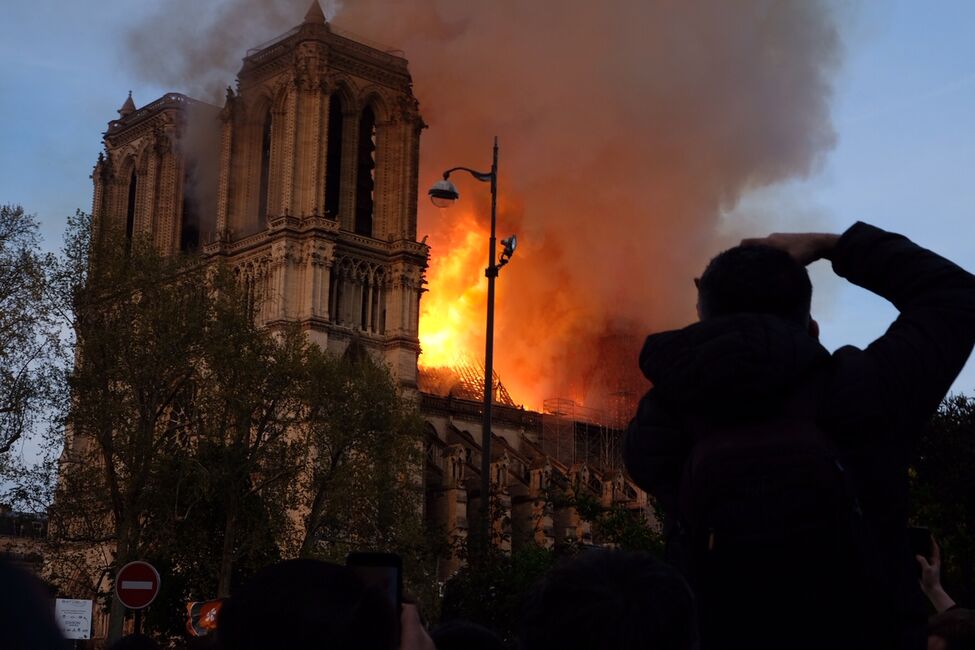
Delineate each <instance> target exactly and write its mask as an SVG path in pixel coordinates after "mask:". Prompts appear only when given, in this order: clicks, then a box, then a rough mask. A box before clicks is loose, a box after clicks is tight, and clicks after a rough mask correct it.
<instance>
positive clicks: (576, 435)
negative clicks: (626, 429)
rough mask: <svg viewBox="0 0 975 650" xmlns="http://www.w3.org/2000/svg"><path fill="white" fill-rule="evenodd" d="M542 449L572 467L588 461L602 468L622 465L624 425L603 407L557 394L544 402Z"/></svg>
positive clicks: (613, 469) (610, 468) (603, 469)
mask: <svg viewBox="0 0 975 650" xmlns="http://www.w3.org/2000/svg"><path fill="white" fill-rule="evenodd" d="M542 411H543V412H542V437H541V447H542V452H543V453H544V454H546V455H548V456H551V457H552V458H555V459H556V460H558V461H559V462H560V463H562V464H563V465H566V466H567V467H571V466H572V465H575V464H576V463H586V464H588V465H589V466H590V467H594V468H596V469H599V470H601V471H615V470H617V469H620V468H621V467H622V435H623V432H622V430H621V429H620V428H618V427H614V426H611V420H610V418H608V417H607V414H606V413H605V412H604V411H603V410H601V409H595V408H588V407H585V406H582V405H581V404H577V403H576V402H575V401H574V400H571V399H566V398H561V397H556V398H551V399H547V400H545V401H544V402H543V408H542Z"/></svg>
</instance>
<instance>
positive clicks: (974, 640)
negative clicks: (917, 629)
mask: <svg viewBox="0 0 975 650" xmlns="http://www.w3.org/2000/svg"><path fill="white" fill-rule="evenodd" d="M928 648H931V649H932V650H963V649H964V650H967V649H968V648H975V611H973V610H971V609H950V610H948V611H947V612H942V613H940V614H938V615H937V616H933V617H932V618H931V620H930V622H929V623H928Z"/></svg>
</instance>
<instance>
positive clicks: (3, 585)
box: [0, 560, 68, 650]
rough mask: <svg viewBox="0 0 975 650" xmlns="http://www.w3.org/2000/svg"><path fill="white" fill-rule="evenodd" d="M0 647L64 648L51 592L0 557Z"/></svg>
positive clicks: (26, 649)
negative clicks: (55, 617)
mask: <svg viewBox="0 0 975 650" xmlns="http://www.w3.org/2000/svg"><path fill="white" fill-rule="evenodd" d="M0 647H4V648H19V649H21V650H63V649H64V648H67V647H68V642H67V641H65V640H64V637H63V636H62V635H61V630H60V628H59V627H58V624H57V622H56V621H55V620H54V604H53V601H52V595H51V593H50V592H49V591H48V590H47V588H46V587H45V585H44V583H43V582H41V581H40V580H39V579H38V578H35V577H34V576H32V575H31V574H29V573H27V572H26V571H24V570H23V569H19V568H17V567H15V566H14V565H12V564H10V563H9V562H7V561H5V560H0Z"/></svg>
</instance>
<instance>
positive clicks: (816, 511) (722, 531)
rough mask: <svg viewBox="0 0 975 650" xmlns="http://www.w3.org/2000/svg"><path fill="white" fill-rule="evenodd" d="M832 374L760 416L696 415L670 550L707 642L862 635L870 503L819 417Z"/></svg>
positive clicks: (779, 642) (725, 644)
mask: <svg viewBox="0 0 975 650" xmlns="http://www.w3.org/2000/svg"><path fill="white" fill-rule="evenodd" d="M823 385H824V382H823V381H821V380H820V379H818V378H814V379H812V380H810V381H807V382H804V383H803V384H802V385H800V386H799V387H798V388H797V389H796V390H795V391H794V392H793V393H792V394H791V395H790V396H789V397H787V398H786V399H785V400H784V401H783V403H782V404H781V407H780V408H778V409H776V410H775V411H773V412H771V413H766V414H765V416H764V417H763V418H762V419H749V420H737V421H733V422H723V421H722V422H716V421H714V420H711V419H708V418H706V417H703V416H701V415H693V416H689V417H687V418H686V421H685V425H684V426H685V430H686V431H687V432H689V433H690V434H691V436H692V440H693V446H692V448H691V451H690V454H689V457H688V458H687V460H686V462H685V464H684V467H683V471H682V477H681V483H680V488H679V490H678V509H677V521H676V526H675V527H674V532H673V533H672V534H671V536H670V539H668V556H669V559H670V560H671V562H672V563H674V564H675V565H677V566H678V568H680V569H681V570H682V571H683V573H684V575H685V576H686V577H687V579H688V581H689V583H690V584H691V586H692V588H693V589H694V591H695V594H696V596H697V598H698V604H699V608H700V616H701V627H702V641H703V643H704V645H703V646H702V647H704V648H716V647H722V648H736V647H742V648H745V647H748V648H753V649H755V648H764V647H768V648H784V647H797V648H799V647H809V648H815V647H833V648H836V647H841V644H842V643H846V642H851V644H852V643H853V638H859V639H862V637H861V636H859V634H853V635H852V636H851V634H850V631H849V630H850V629H851V627H855V626H856V625H858V622H857V614H856V612H857V611H858V608H859V609H860V611H861V612H862V607H863V603H861V602H860V601H861V600H862V594H863V593H864V591H863V587H864V586H865V585H866V580H865V577H864V575H865V574H864V573H863V571H862V569H863V568H864V567H865V566H866V563H865V562H864V559H865V552H864V548H863V536H862V531H861V529H862V513H861V512H860V507H859V503H858V501H857V498H856V494H855V491H854V488H853V483H852V480H851V479H850V477H849V475H848V474H847V472H846V470H845V468H844V467H843V464H842V462H841V460H840V456H839V453H838V450H837V448H836V446H835V445H834V444H833V442H832V441H831V440H830V437H829V436H828V435H827V434H826V432H825V431H823V430H822V428H821V427H820V426H819V424H817V422H816V411H817V406H818V402H819V399H820V394H821V393H822V387H823ZM757 616H760V620H762V621H763V623H761V624H759V623H758V622H757V620H759V619H757V618H756V617H757ZM800 632H801V634H802V638H803V639H805V641H802V642H799V641H796V643H797V644H795V645H790V644H788V643H784V642H783V635H786V636H787V637H790V638H792V637H795V636H796V634H797V633H800ZM763 635H764V636H763ZM823 644H826V645H823ZM843 647H845V646H843ZM851 647H853V646H852V645H851Z"/></svg>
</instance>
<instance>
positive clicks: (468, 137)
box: [130, 0, 840, 406]
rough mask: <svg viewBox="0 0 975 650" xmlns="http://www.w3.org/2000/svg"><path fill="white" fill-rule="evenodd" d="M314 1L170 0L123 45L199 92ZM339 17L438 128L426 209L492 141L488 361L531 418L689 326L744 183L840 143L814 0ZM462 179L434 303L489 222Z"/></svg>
mask: <svg viewBox="0 0 975 650" xmlns="http://www.w3.org/2000/svg"><path fill="white" fill-rule="evenodd" d="M307 4H308V2H307V0H293V1H285V0H278V1H276V2H269V1H267V0H239V1H238V2H235V3H231V4H226V5H220V6H219V8H218V9H215V10H214V12H215V13H214V14H213V16H218V17H219V20H214V19H212V17H211V18H201V17H198V16H194V13H193V12H198V11H200V10H199V9H198V8H197V7H198V4H197V3H192V4H191V3H189V2H188V1H185V0H183V1H181V2H175V3H173V2H170V3H167V4H166V5H165V11H166V14H165V15H164V17H163V18H162V19H161V20H160V21H154V22H153V23H151V24H146V25H144V26H142V27H139V28H138V29H137V30H136V31H135V32H134V34H133V36H132V38H131V39H130V42H131V43H132V44H133V45H134V46H136V51H137V52H138V54H137V58H136V61H137V62H138V63H139V65H140V66H141V67H140V72H141V73H142V74H149V75H152V77H153V78H154V79H156V80H158V81H164V82H167V83H169V84H171V85H173V86H174V89H179V88H187V89H189V90H190V91H197V92H199V91H200V90H203V91H207V89H209V88H211V87H217V88H219V87H222V86H225V85H226V84H227V82H228V80H229V79H231V78H232V75H233V73H234V72H235V71H236V68H237V66H238V65H239V59H240V57H241V56H243V53H244V51H245V50H246V49H247V48H248V47H253V46H254V45H256V44H258V43H259V42H261V41H262V40H264V39H266V38H270V37H273V36H275V35H276V34H278V33H280V32H283V31H285V30H286V29H288V28H289V27H291V26H293V25H295V24H297V23H298V22H300V20H301V18H302V16H303V15H304V12H305V10H307V6H306V5H307ZM180 5H185V6H184V7H182V8H183V11H180V10H179V8H178V7H179V6H180ZM343 5H344V6H341V7H339V6H338V5H333V6H332V7H331V9H332V10H333V11H335V10H337V13H336V15H335V17H334V23H335V24H336V25H337V26H339V27H341V28H345V29H347V30H349V31H351V32H353V33H357V34H362V35H364V36H366V37H367V38H368V39H370V40H373V41H378V42H384V43H389V44H391V45H392V46H395V47H396V48H398V49H402V50H403V51H405V53H406V56H407V58H408V59H409V61H410V68H411V72H412V74H413V78H414V82H415V92H416V95H417V97H418V98H419V100H420V105H421V110H422V113H423V116H424V119H425V120H426V122H427V123H428V124H429V125H430V128H429V129H428V130H427V131H425V132H424V135H423V141H422V149H421V164H422V168H421V177H420V183H421V187H420V190H421V196H422V195H423V193H424V192H425V189H426V188H427V187H428V186H429V185H430V184H432V183H433V182H434V181H435V180H437V179H438V178H439V174H440V172H441V171H442V170H443V169H445V168H447V167H452V166H454V165H468V166H472V167H480V168H485V169H486V168H487V167H488V166H489V164H490V153H491V151H490V147H491V138H492V136H494V135H498V136H499V138H500V142H501V167H500V168H501V180H500V190H501V194H502V199H501V204H500V213H499V236H506V235H507V234H509V233H511V232H516V233H518V235H519V248H518V251H517V253H516V254H515V257H514V259H513V261H512V262H511V264H509V265H508V266H507V267H506V268H505V269H504V270H503V271H502V274H501V277H500V279H499V282H498V292H499V293H498V314H497V318H498V325H497V328H498V329H497V336H496V341H497V351H496V368H497V369H498V371H499V372H500V374H501V376H502V379H503V380H504V382H505V384H506V385H507V387H508V389H509V390H510V392H511V393H512V395H513V396H514V397H515V398H516V399H517V400H521V401H526V402H528V403H529V405H531V406H540V402H541V400H542V399H543V398H545V397H548V396H566V397H575V398H577V399H584V400H585V401H586V402H587V403H593V402H598V401H599V400H601V399H602V398H603V397H604V395H600V394H598V392H599V389H597V388H596V387H595V384H603V383H605V382H602V381H599V382H593V381H586V378H590V377H593V376H596V375H599V374H600V373H599V372H598V368H599V367H600V365H601V364H602V362H603V360H604V359H605V358H606V356H605V352H604V348H605V345H604V344H603V343H602V342H605V341H606V340H607V336H609V337H610V338H611V339H612V340H614V341H623V340H628V341H632V348H630V349H628V352H627V354H628V355H631V358H632V359H633V365H635V355H636V351H637V349H638V346H639V341H640V339H641V338H642V335H643V334H645V333H646V332H648V331H651V330H660V329H664V328H669V327H673V326H678V325H681V324H684V323H686V322H688V321H689V320H690V319H691V318H692V317H693V306H694V300H695V295H694V290H693V284H692V279H693V277H694V276H695V275H696V274H698V273H699V272H700V270H701V268H702V266H703V265H704V263H705V262H706V260H707V259H708V258H709V257H710V256H711V255H713V254H714V253H715V252H717V250H719V249H720V248H721V246H722V245H724V244H727V243H728V242H727V241H721V240H720V237H719V235H718V234H717V233H718V231H719V225H720V224H721V221H722V218H723V217H722V215H723V214H727V213H728V212H729V211H730V210H731V209H733V208H734V207H735V206H736V204H737V203H738V201H739V199H740V198H741V197H742V195H743V194H744V193H746V192H748V191H749V190H751V189H756V188H761V187H763V186H767V185H770V184H774V183H776V182H779V181H782V180H785V179H789V178H793V177H797V176H804V175H807V174H809V173H810V172H811V171H813V170H814V169H815V168H816V165H817V164H818V163H819V162H820V160H821V158H822V156H823V154H824V153H825V152H826V151H828V150H829V148H830V147H831V146H832V145H833V142H834V132H833V129H832V127H831V123H830V114H829V100H830V97H831V91H832V86H831V79H832V76H833V74H834V72H835V70H836V68H837V66H838V63H839V59H840V39H839V36H838V32H837V26H836V24H835V20H834V16H833V14H832V12H831V9H830V5H829V4H828V3H826V2H821V1H817V0H740V1H736V2H723V1H721V0H713V1H708V2H705V1H698V0H611V1H607V2H592V0H561V1H560V2H527V1H515V0H496V1H494V2H457V1H454V0H411V1H410V2H402V1H401V0H345V2H344V3H343ZM174 6H175V7H177V8H176V9H174ZM328 9H329V7H326V10H328ZM201 25H202V26H203V27H200V26H201ZM217 78H219V79H220V80H221V81H219V83H217V81H216V79H217ZM456 180H457V184H458V186H459V187H460V190H461V193H462V200H461V202H459V203H461V204H462V205H463V206H464V207H463V208H461V207H460V206H458V208H455V209H454V211H447V212H444V213H441V212H439V211H438V210H437V209H436V208H434V207H433V206H431V205H430V204H429V203H428V202H427V201H425V200H422V201H421V203H420V233H419V234H420V236H423V235H424V234H429V235H430V239H429V243H430V244H431V245H432V247H433V256H434V260H433V266H432V268H431V273H430V277H431V285H430V287H429V289H430V293H429V294H427V295H426V296H425V297H424V300H425V301H426V300H427V299H428V297H430V298H432V297H433V296H434V295H435V294H436V292H437V291H438V290H441V287H438V286H437V272H438V268H437V264H438V260H445V259H449V257H450V256H451V254H452V251H453V250H454V248H455V246H457V245H459V244H460V243H461V242H462V240H463V239H464V238H465V237H466V236H467V233H468V231H469V230H470V227H469V226H468V225H466V224H467V222H466V221H465V219H466V218H467V217H463V216H462V213H463V212H464V211H473V213H474V214H473V216H474V220H473V223H477V224H482V225H483V228H485V229H486V227H487V218H488V212H487V210H488V188H487V186H486V185H481V184H478V183H476V182H475V181H472V180H470V181H467V180H464V179H463V178H461V177H460V176H458V177H457V179H456ZM478 227H482V226H478ZM722 230H723V231H724V232H727V231H728V228H727V224H724V228H723V229H722ZM732 230H733V228H732ZM482 258H483V259H482ZM485 263H486V242H485V243H484V245H483V248H481V249H480V250H479V251H478V256H477V258H476V260H474V263H473V264H472V268H471V269H470V282H469V284H468V286H472V285H476V284H477V283H478V282H480V283H483V282H484V279H483V266H484V264H485ZM444 290H446V289H444ZM471 316H472V318H471V326H470V328H469V331H468V332H467V334H465V337H464V340H462V341H460V342H459V343H458V345H460V346H461V347H463V348H465V350H466V351H467V352H468V353H469V354H471V355H472V356H474V357H475V358H480V355H481V353H482V352H481V351H482V350H483V347H482V346H483V333H482V331H483V330H482V327H483V326H482V323H483V319H482V317H483V308H482V307H478V308H477V309H474V310H473V311H472V314H471ZM623 358H624V359H625V358H626V355H623ZM620 363H622V364H623V365H626V364H625V362H620ZM629 367H630V368H632V367H633V366H632V365H631V366H629Z"/></svg>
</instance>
